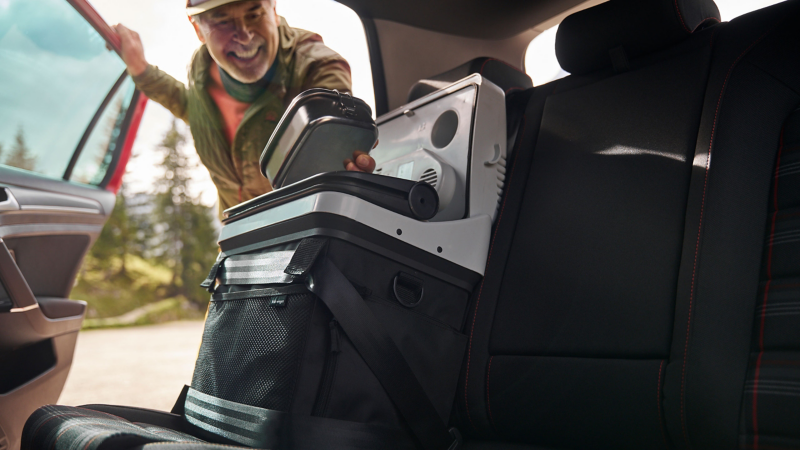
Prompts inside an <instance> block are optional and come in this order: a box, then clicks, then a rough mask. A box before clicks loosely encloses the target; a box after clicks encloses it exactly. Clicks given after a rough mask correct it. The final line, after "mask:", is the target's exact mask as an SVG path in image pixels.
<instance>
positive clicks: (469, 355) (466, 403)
mask: <svg viewBox="0 0 800 450" xmlns="http://www.w3.org/2000/svg"><path fill="white" fill-rule="evenodd" d="M526 120H527V118H526V115H525V114H523V115H522V134H520V136H519V141H517V145H516V149H515V150H514V163H513V165H512V166H511V175H509V177H508V190H510V188H511V181H512V180H513V179H514V172H516V170H517V157H518V156H519V148H520V147H521V146H522V141H523V140H524V137H525V130H526V128H525V122H526ZM508 190H506V192H505V194H506V195H504V196H503V206H502V207H500V215H499V216H498V217H497V225H496V226H495V229H494V236H492V243H491V244H490V245H489V256H488V257H487V258H486V270H487V271H488V269H489V263H490V262H491V260H492V251H493V250H494V241H495V239H497V232H498V230H500V223H501V222H502V220H503V213H504V212H505V210H506V200H508ZM485 281H486V277H485V276H484V277H483V280H481V287H480V290H479V291H478V299H477V300H476V301H475V314H474V315H473V316H472V328H471V329H470V332H469V347H468V349H467V373H466V375H465V376H464V408H465V409H466V410H467V418H468V419H469V423H470V425H471V426H472V429H473V430H477V428H475V422H473V421H472V414H471V413H470V412H469V395H468V392H469V391H468V390H467V385H468V383H469V365H470V362H471V361H472V338H473V335H474V334H475V322H476V321H477V319H478V307H479V306H480V304H481V295H483V284H484V282H485Z"/></svg>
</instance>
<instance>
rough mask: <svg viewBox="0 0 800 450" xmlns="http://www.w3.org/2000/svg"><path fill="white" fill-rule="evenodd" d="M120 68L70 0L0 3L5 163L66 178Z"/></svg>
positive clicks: (1, 156)
mask: <svg viewBox="0 0 800 450" xmlns="http://www.w3.org/2000/svg"><path fill="white" fill-rule="evenodd" d="M123 69H124V64H123V63H122V60H121V59H120V58H119V57H118V56H117V54H116V53H114V52H113V51H109V50H108V49H107V48H106V43H105V40H104V39H103V38H102V36H100V34H98V33H97V32H96V31H95V30H94V29H93V28H92V27H91V25H89V23H88V22H86V20H85V19H83V17H81V16H80V14H78V12H77V11H75V10H74V9H73V8H72V6H70V5H69V3H67V2H66V0H35V1H31V0H0V86H2V89H0V163H2V164H5V165H8V166H13V167H17V168H20V169H25V170H30V171H34V172H38V173H41V174H43V175H47V176H50V177H53V178H62V177H63V176H64V171H65V170H66V168H67V166H68V165H69V162H70V159H71V158H72V155H73V153H74V152H75V149H76V147H77V145H78V143H79V141H80V140H81V137H82V136H83V134H84V133H85V131H86V129H87V127H88V126H89V123H90V122H91V120H92V118H93V117H94V116H95V114H96V113H97V111H98V109H99V107H100V105H101V104H102V102H103V100H104V99H105V97H106V96H107V95H108V93H109V91H110V90H111V89H112V87H113V86H114V84H115V83H116V82H117V80H118V79H119V77H120V75H122V73H123ZM126 99H127V100H126V101H130V98H129V97H126ZM123 103H124V102H123ZM111 106H114V104H113V102H112V104H111ZM124 107H125V108H127V105H125V106H124ZM109 114H112V115H113V114H114V113H109ZM104 116H105V114H104ZM99 125H100V126H103V124H102V123H100V124H99ZM97 139H100V137H96V138H95V140H97ZM98 145H99V143H98ZM88 153H89V154H94V155H95V156H96V155H97V152H96V151H90V152H88ZM88 157H89V156H87V158H88ZM98 170H99V168H98ZM87 173H88V172H87ZM90 178H91V180H92V181H94V180H96V179H97V178H98V177H97V171H95V173H94V174H93V175H92V176H91V177H90ZM99 178H101V179H102V176H101V177H99ZM86 179H89V178H86Z"/></svg>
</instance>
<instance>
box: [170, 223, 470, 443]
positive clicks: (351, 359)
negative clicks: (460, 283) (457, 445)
mask: <svg viewBox="0 0 800 450" xmlns="http://www.w3.org/2000/svg"><path fill="white" fill-rule="evenodd" d="M324 267H328V269H330V270H333V271H334V272H336V273H339V271H341V272H340V273H339V274H340V275H341V274H343V275H344V277H342V278H341V279H342V280H344V283H346V284H347V286H345V287H344V288H342V287H341V286H336V285H335V284H334V283H332V282H330V281H328V280H325V283H324V285H323V283H319V282H318V283H317V285H316V286H315V285H314V283H315V281H316V280H314V277H315V276H316V273H319V277H317V278H319V279H322V278H323V276H322V273H321V272H315V271H316V270H319V269H320V268H324ZM326 276H327V275H326ZM209 278H210V280H211V279H214V278H216V282H217V283H218V285H217V287H216V289H215V292H214V294H213V296H212V299H211V304H210V306H209V311H208V319H207V321H206V326H205V331H204V334H203V342H202V346H201V350H200V355H199V357H198V360H197V365H196V367H195V372H194V376H193V379H192V386H191V388H192V389H190V391H189V394H188V396H187V401H186V404H185V415H186V419H187V420H188V421H189V422H190V423H192V424H193V425H195V426H197V427H199V428H200V429H202V430H204V431H205V432H207V433H209V434H208V435H206V436H205V437H207V438H212V439H214V438H216V440H220V439H219V438H222V441H223V442H233V443H238V444H244V445H248V446H252V447H263V448H281V449H306V448H308V449H311V448H316V449H318V448H326V449H337V448H341V449H353V448H365V449H366V448H398V449H401V448H402V449H405V448H409V449H410V448H419V447H421V448H433V447H436V448H441V449H442V450H444V449H447V448H453V444H452V443H453V442H454V438H451V437H450V435H446V436H445V437H442V436H441V433H440V432H439V431H437V430H436V428H437V425H436V424H435V423H436V422H438V424H440V425H441V426H442V427H443V426H444V424H446V423H447V422H448V420H449V416H450V413H451V408H452V404H453V400H454V396H455V391H456V386H457V380H458V375H459V370H460V367H461V363H462V359H463V356H464V351H465V347H466V343H467V338H466V336H465V335H463V334H462V333H461V332H460V331H461V330H462V329H463V326H464V321H465V314H466V308H467V302H468V298H469V292H468V291H467V290H465V289H463V288H460V287H457V286H454V285H452V284H449V283H446V282H444V281H442V280H439V279H437V278H435V277H432V276H430V275H428V274H425V273H421V272H418V271H415V270H413V269H411V268H409V267H407V266H405V265H403V264H400V263H398V262H396V261H394V260H392V259H390V258H387V257H385V256H383V255H379V254H377V253H374V252H371V251H368V250H365V249H363V248H361V247H359V246H357V245H354V244H352V243H350V242H346V241H340V240H336V239H330V240H328V239H326V238H310V239H305V240H303V241H302V242H294V243H290V244H284V245H280V246H276V247H271V248H268V249H265V250H259V251H257V252H254V253H248V254H242V255H236V256H231V257H225V256H222V257H221V258H220V259H219V260H218V263H217V264H216V265H215V268H214V269H213V270H212V275H210V277H209ZM210 280H207V281H210ZM309 287H310V288H311V289H313V290H314V291H315V292H317V293H318V294H320V296H321V297H327V296H328V293H326V292H324V289H336V291H337V292H335V294H339V295H340V296H342V300H343V302H342V304H344V305H345V307H346V308H349V307H351V306H353V305H355V306H356V307H357V308H356V309H355V310H354V311H358V307H363V306H366V307H367V308H368V312H366V313H365V311H361V312H360V313H359V312H356V315H353V313H352V312H347V313H345V312H344V310H341V311H342V314H344V315H349V316H350V318H349V320H350V321H351V322H350V323H351V325H348V324H347V323H346V320H348V318H346V317H335V315H334V314H332V312H331V310H330V309H329V308H328V306H326V303H325V302H324V301H322V300H321V299H320V297H318V296H317V295H316V294H314V293H312V291H311V290H310V289H309ZM347 288H350V289H352V291H348V289H347ZM320 289H322V290H323V291H320ZM346 292H351V295H348V294H346ZM343 293H344V294H343ZM326 300H328V299H327V298H326ZM359 302H360V303H359ZM369 313H371V314H372V316H373V317H374V319H375V320H376V321H377V322H376V323H377V324H379V326H380V327H381V328H382V329H383V332H384V333H385V334H386V336H388V337H389V338H390V339H391V341H392V342H393V343H394V344H395V345H396V348H397V349H398V350H399V352H400V354H401V355H398V356H396V358H395V359H404V360H405V361H406V362H407V366H408V367H409V368H410V369H411V372H413V375H409V376H404V377H403V378H404V379H402V380H389V384H396V383H401V384H402V383H406V382H408V381H409V380H406V379H405V378H416V379H417V380H418V382H419V384H420V385H421V387H422V389H421V390H422V391H424V394H423V395H425V396H426V397H427V398H428V399H429V400H430V404H431V405H432V406H433V407H432V408H430V411H432V412H433V414H435V415H436V416H438V417H435V418H432V419H430V420H428V422H430V423H429V424H428V423H423V424H422V426H423V427H430V428H432V429H433V430H432V432H431V433H432V434H434V435H436V438H438V440H437V439H436V438H433V439H431V438H429V437H427V436H424V435H425V434H426V433H427V431H422V432H418V431H417V430H415V429H414V428H415V427H414V424H411V426H409V422H408V420H407V419H406V418H404V417H403V413H402V409H403V408H405V409H406V411H408V409H409V408H418V410H419V411H414V412H413V414H411V415H413V416H417V415H419V416H421V417H424V414H425V411H424V405H416V404H413V405H410V406H409V405H406V406H403V405H396V403H397V402H398V401H399V402H401V403H402V402H408V401H410V400H406V399H404V398H399V399H398V396H397V394H398V393H397V392H395V396H394V397H393V396H392V395H391V394H390V393H387V388H386V386H384V384H386V380H385V378H387V377H389V378H391V377H392V375H386V372H387V371H388V372H395V371H396V372H398V373H402V370H400V369H396V368H394V367H393V365H394V364H395V363H397V362H398V361H395V360H390V361H385V358H386V357H388V356H390V355H386V354H385V353H391V352H387V351H386V350H385V349H384V347H381V346H380V344H377V345H378V347H377V353H379V354H380V355H379V356H376V352H375V351H373V355H372V358H373V360H374V359H375V358H378V359H383V360H384V361H382V362H381V364H384V370H383V371H384V374H383V375H382V376H376V372H375V370H376V367H374V364H373V367H371V366H370V364H368V362H365V359H368V360H369V358H370V356H369V355H362V353H364V352H368V350H366V349H365V348H363V347H364V344H363V343H362V344H361V347H362V348H361V352H359V350H358V349H357V346H356V345H354V344H353V341H351V339H350V337H349V336H348V333H347V331H346V329H347V328H348V326H349V327H350V329H351V330H354V332H355V331H356V330H355V328H358V327H359V325H356V326H353V325H352V321H353V318H354V317H355V318H356V321H357V322H362V321H363V318H362V316H367V315H369ZM342 319H344V321H342V322H340V320H342ZM343 325H344V326H343ZM360 331H361V330H357V332H360ZM360 339H361V342H364V339H363V337H362V338H360ZM354 340H357V339H355V338H354ZM372 340H375V341H378V340H379V338H368V339H367V341H372ZM365 357H366V358H365ZM379 365H380V364H379ZM377 370H379V371H380V370H381V368H378V369H377ZM381 377H382V378H384V379H380V378H381ZM411 381H412V382H413V380H411ZM382 383H383V384H382ZM407 390H408V391H414V389H413V387H409V388H407ZM411 393H412V392H401V393H399V394H401V396H403V397H404V396H406V395H407V394H411ZM411 398H413V395H412V396H411ZM393 400H394V401H393ZM416 403H420V404H422V403H425V402H424V401H422V402H421V401H416ZM397 406H400V408H398V407H397ZM413 420H418V419H416V418H415V419H413ZM418 427H419V425H418V426H417V428H418ZM444 430H445V432H446V431H447V430H446V428H445V429H444ZM454 434H455V433H454ZM421 435H422V436H421Z"/></svg>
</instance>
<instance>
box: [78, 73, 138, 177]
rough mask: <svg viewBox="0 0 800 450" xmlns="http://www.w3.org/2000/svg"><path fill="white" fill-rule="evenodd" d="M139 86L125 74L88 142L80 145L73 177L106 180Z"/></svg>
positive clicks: (98, 119) (96, 123)
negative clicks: (132, 99) (132, 100)
mask: <svg viewBox="0 0 800 450" xmlns="http://www.w3.org/2000/svg"><path fill="white" fill-rule="evenodd" d="M135 90H136V86H135V85H134V84H133V80H131V78H130V77H127V76H126V77H124V79H123V80H122V84H121V85H120V86H119V87H118V88H117V90H116V91H115V92H114V94H113V96H112V97H111V98H110V99H109V101H108V104H107V106H106V107H105V109H104V110H103V112H102V113H101V115H100V116H99V117H98V118H97V121H96V122H95V125H94V128H92V131H91V132H90V134H89V136H88V138H87V139H86V143H85V144H84V145H83V146H82V147H81V148H80V150H79V151H80V153H79V154H78V159H77V162H76V163H75V167H74V169H73V170H72V174H71V177H70V181H75V182H77V183H84V184H94V185H98V184H100V183H102V182H103V179H104V178H105V176H106V172H107V171H108V167H109V166H110V165H111V162H112V161H113V159H114V154H115V150H116V149H117V145H119V144H120V142H118V140H119V136H120V134H121V133H122V127H123V124H124V122H125V117H126V116H127V114H128V106H129V105H130V104H131V98H132V97H133V93H134V91H135Z"/></svg>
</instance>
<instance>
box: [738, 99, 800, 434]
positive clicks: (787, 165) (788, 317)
mask: <svg viewBox="0 0 800 450" xmlns="http://www.w3.org/2000/svg"><path fill="white" fill-rule="evenodd" d="M780 142H781V144H780V145H781V147H780V150H779V152H778V158H777V161H776V164H775V179H774V181H773V187H772V194H771V196H770V199H769V205H770V214H769V223H768V226H767V236H766V242H765V247H764V258H763V268H762V276H761V280H762V283H761V286H760V292H759V299H758V302H757V303H756V305H757V306H756V314H755V322H754V330H753V344H752V358H751V363H750V370H749V373H748V378H747V383H746V384H745V389H744V399H743V400H744V402H743V405H744V407H743V408H742V427H741V430H742V432H741V447H742V448H745V449H762V450H771V449H784V448H786V449H788V448H800V110H797V111H795V112H794V113H793V114H792V115H791V116H790V117H789V120H788V121H787V122H786V124H785V126H784V129H783V131H782V134H781V141H780Z"/></svg>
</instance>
